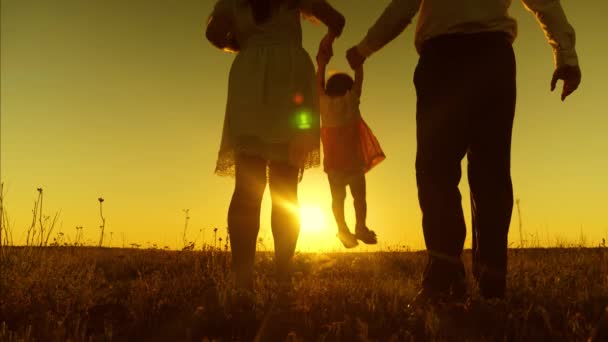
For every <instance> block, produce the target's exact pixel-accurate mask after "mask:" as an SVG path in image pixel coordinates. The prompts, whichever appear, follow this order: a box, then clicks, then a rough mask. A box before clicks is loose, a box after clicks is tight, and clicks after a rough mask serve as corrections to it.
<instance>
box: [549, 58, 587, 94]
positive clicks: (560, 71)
mask: <svg viewBox="0 0 608 342" xmlns="http://www.w3.org/2000/svg"><path fill="white" fill-rule="evenodd" d="M558 80H562V81H564V87H563V89H562V101H564V100H565V99H566V97H568V95H570V94H572V93H573V92H574V91H575V90H576V88H578V86H579V84H580V83H581V69H580V67H579V66H578V65H576V66H573V65H562V66H560V67H558V68H557V69H555V72H554V73H553V78H552V79H551V91H553V90H555V86H556V85H557V81H558Z"/></svg>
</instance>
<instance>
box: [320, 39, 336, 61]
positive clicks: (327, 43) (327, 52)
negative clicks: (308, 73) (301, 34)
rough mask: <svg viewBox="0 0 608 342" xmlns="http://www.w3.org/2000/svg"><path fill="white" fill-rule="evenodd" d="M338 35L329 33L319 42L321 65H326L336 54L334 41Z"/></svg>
mask: <svg viewBox="0 0 608 342" xmlns="http://www.w3.org/2000/svg"><path fill="white" fill-rule="evenodd" d="M335 39H336V37H335V36H334V35H333V34H331V33H328V34H326V35H325V37H323V39H321V43H319V52H318V53H317V63H318V64H319V65H326V64H327V63H329V60H330V59H331V57H332V56H333V55H334V49H333V43H334V40H335Z"/></svg>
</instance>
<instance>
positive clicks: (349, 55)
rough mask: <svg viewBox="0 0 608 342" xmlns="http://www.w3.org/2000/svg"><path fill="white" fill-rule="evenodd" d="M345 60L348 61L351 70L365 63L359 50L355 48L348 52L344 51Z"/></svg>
mask: <svg viewBox="0 0 608 342" xmlns="http://www.w3.org/2000/svg"><path fill="white" fill-rule="evenodd" d="M346 59H347V60H348V64H350V67H351V68H352V69H353V70H357V69H358V68H360V67H361V66H362V65H363V63H364V62H365V57H364V56H362V55H361V54H360V53H359V50H358V49H357V47H356V46H353V47H352V48H350V49H348V51H346Z"/></svg>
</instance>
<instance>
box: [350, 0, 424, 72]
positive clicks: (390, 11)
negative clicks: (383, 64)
mask: <svg viewBox="0 0 608 342" xmlns="http://www.w3.org/2000/svg"><path fill="white" fill-rule="evenodd" d="M421 1H422V0H393V1H392V2H391V3H390V4H389V5H388V6H387V7H386V9H385V10H384V12H383V13H382V15H381V16H380V18H378V20H376V23H375V24H374V25H373V26H372V27H371V28H370V29H369V31H368V32H367V35H366V36H365V38H364V39H363V40H362V41H361V42H360V43H359V44H358V45H357V46H356V47H354V48H352V49H351V50H349V52H348V60H349V63H350V64H351V67H352V68H353V69H357V67H358V66H359V65H360V64H363V61H364V60H365V58H367V57H369V56H370V55H371V54H372V53H374V52H376V51H378V50H380V49H381V48H382V47H384V46H385V45H386V44H388V43H389V42H390V41H392V40H393V39H395V38H397V36H399V34H401V32H403V30H405V28H406V27H407V26H408V25H409V24H410V23H411V22H412V19H413V18H414V16H415V15H416V13H417V12H418V9H419V8H420V3H421ZM355 48H356V49H355Z"/></svg>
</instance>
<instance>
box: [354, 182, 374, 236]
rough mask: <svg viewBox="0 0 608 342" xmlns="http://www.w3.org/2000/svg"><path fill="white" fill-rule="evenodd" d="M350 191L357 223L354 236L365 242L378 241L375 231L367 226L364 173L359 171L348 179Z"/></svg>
mask: <svg viewBox="0 0 608 342" xmlns="http://www.w3.org/2000/svg"><path fill="white" fill-rule="evenodd" d="M350 192H351V194H352V195H353V200H354V205H355V216H356V218H357V224H356V226H355V236H356V237H357V239H359V240H361V241H363V242H364V243H366V244H376V243H377V242H378V240H377V238H376V233H375V232H374V231H372V230H369V228H367V223H366V220H367V200H366V196H367V193H366V185H365V174H364V173H361V174H360V175H357V176H355V177H353V178H352V179H351V180H350Z"/></svg>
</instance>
